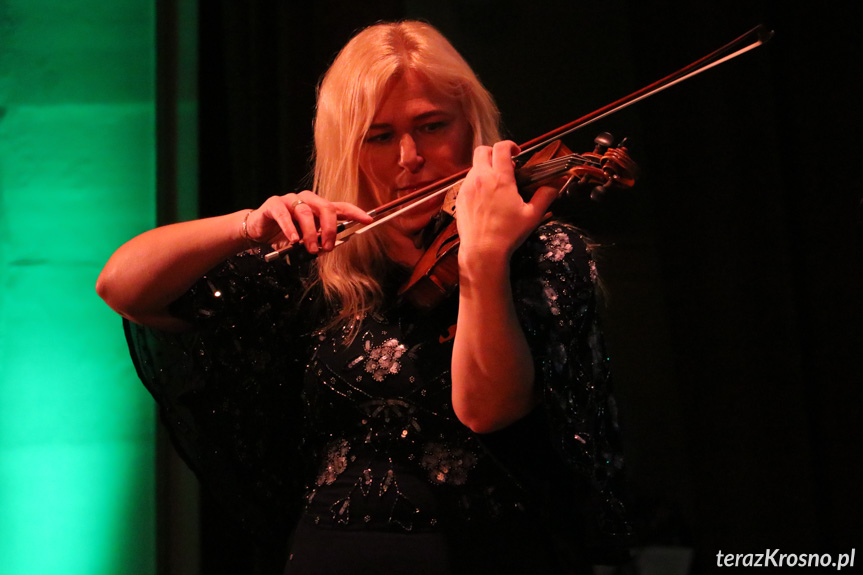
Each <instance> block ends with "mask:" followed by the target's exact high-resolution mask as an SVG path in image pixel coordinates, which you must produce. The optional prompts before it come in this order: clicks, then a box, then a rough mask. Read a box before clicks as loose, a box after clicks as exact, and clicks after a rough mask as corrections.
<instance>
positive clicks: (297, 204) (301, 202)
mask: <svg viewBox="0 0 863 575" xmlns="http://www.w3.org/2000/svg"><path fill="white" fill-rule="evenodd" d="M305 203H306V202H304V201H303V200H294V202H293V203H292V204H291V210H295V209H296V208H297V206H299V205H300V204H305Z"/></svg>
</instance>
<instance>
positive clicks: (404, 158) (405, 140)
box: [399, 134, 425, 172]
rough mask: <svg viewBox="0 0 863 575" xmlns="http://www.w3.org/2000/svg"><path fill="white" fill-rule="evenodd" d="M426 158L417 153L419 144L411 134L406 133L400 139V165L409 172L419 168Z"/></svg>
mask: <svg viewBox="0 0 863 575" xmlns="http://www.w3.org/2000/svg"><path fill="white" fill-rule="evenodd" d="M424 162H425V160H424V159H423V157H422V156H420V155H419V154H417V145H416V142H414V139H413V138H412V137H411V136H410V134H405V135H403V136H402V138H401V140H400V141H399V166H401V167H402V168H404V169H406V170H408V171H409V172H416V171H417V170H419V169H420V168H421V167H422V165H423V163H424Z"/></svg>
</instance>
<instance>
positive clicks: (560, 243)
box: [539, 228, 572, 262]
mask: <svg viewBox="0 0 863 575" xmlns="http://www.w3.org/2000/svg"><path fill="white" fill-rule="evenodd" d="M539 239H540V240H542V242H543V243H544V244H545V248H546V251H545V253H544V254H542V259H544V260H550V261H553V262H559V261H561V260H563V258H565V257H566V254H568V253H570V252H572V243H571V242H570V240H569V234H567V233H566V232H564V231H563V230H562V229H560V228H555V229H554V232H553V233H542V234H540V235H539Z"/></svg>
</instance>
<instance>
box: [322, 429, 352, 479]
mask: <svg viewBox="0 0 863 575" xmlns="http://www.w3.org/2000/svg"><path fill="white" fill-rule="evenodd" d="M350 450H351V446H350V444H349V443H348V442H347V440H345V439H339V440H336V441H334V442H332V443H330V444H329V445H327V454H326V459H324V461H323V465H322V466H321V470H320V472H319V473H318V479H317V484H318V486H320V485H331V484H332V483H333V482H335V480H336V478H337V477H338V476H339V475H341V474H342V472H343V471H344V470H345V469H346V468H347V466H348V453H349V452H350Z"/></svg>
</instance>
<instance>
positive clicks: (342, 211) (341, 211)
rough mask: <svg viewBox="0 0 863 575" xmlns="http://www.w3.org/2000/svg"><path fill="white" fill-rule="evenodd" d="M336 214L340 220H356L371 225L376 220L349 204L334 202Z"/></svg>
mask: <svg viewBox="0 0 863 575" xmlns="http://www.w3.org/2000/svg"><path fill="white" fill-rule="evenodd" d="M333 206H334V207H335V209H336V214H337V215H338V218H339V219H340V220H356V221H358V222H362V223H364V224H370V223H371V222H373V221H374V218H373V217H371V216H370V215H368V214H367V213H366V212H364V211H363V210H362V209H361V208H358V207H357V206H355V205H354V204H351V203H349V202H333Z"/></svg>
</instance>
